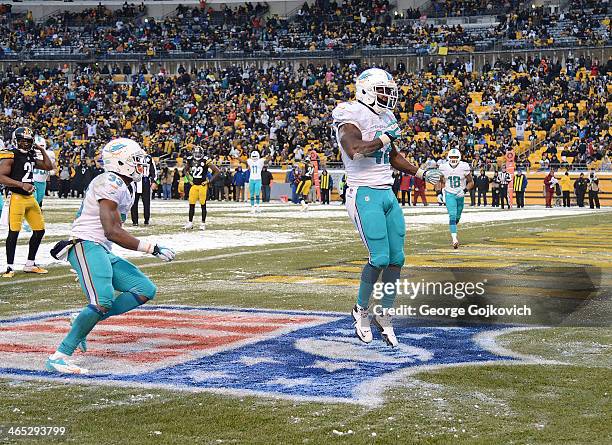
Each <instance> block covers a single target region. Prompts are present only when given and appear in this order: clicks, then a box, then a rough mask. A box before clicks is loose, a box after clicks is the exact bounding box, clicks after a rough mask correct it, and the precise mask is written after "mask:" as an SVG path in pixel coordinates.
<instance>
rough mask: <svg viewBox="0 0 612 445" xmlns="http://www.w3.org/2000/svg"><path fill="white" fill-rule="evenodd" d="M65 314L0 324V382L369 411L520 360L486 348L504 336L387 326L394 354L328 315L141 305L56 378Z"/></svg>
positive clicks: (101, 332) (107, 327)
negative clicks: (437, 372) (402, 393)
mask: <svg viewBox="0 0 612 445" xmlns="http://www.w3.org/2000/svg"><path fill="white" fill-rule="evenodd" d="M69 315H70V313H69V312H61V313H44V314H37V315H31V316H25V317H18V318H13V319H4V320H0V332H1V335H0V338H1V340H0V358H2V363H5V364H6V366H7V367H5V368H0V376H2V377H9V378H15V379H36V380H62V381H66V380H69V381H74V382H78V383H87V384H103V385H121V386H134V387H148V388H165V389H180V390H187V391H208V392H217V393H222V394H232V395H261V396H267V397H280V398H287V399H293V400H308V401H320V402H346V403H359V404H365V405H370V406H371V405H377V404H380V403H382V402H383V391H384V390H385V389H387V388H388V387H389V384H390V383H394V382H396V381H397V380H398V379H400V378H402V377H405V376H408V375H410V374H413V373H416V372H418V371H421V370H424V369H433V368H436V367H442V366H457V365H460V364H470V365H475V364H481V363H489V362H501V361H506V362H507V361H511V362H513V363H519V362H521V361H522V360H521V359H519V358H518V357H516V356H515V355H513V354H512V353H510V352H509V351H505V350H503V349H501V348H497V347H495V342H494V338H495V336H497V335H498V334H500V333H502V332H506V331H507V329H501V328H499V327H494V326H484V325H483V326H466V327H424V326H418V325H415V324H414V321H410V320H408V319H403V320H400V319H398V320H397V321H396V333H397V336H398V338H399V340H400V345H399V347H398V348H393V349H392V348H389V347H388V346H386V345H385V344H384V343H383V342H382V341H381V340H374V341H373V342H372V343H371V344H369V345H364V344H362V343H360V342H359V340H358V339H357V338H355V336H354V332H353V329H352V323H351V318H350V316H349V315H347V314H343V313H336V312H306V311H276V310H260V309H238V308H203V307H185V306H150V307H143V308H142V309H140V310H136V311H133V312H130V313H129V314H126V315H121V316H117V317H111V318H109V319H107V320H105V321H104V322H102V323H100V324H99V325H98V326H96V328H95V329H94V330H93V331H92V332H91V333H90V335H89V337H88V342H89V350H88V351H87V353H85V354H78V353H77V354H76V355H75V360H76V361H77V362H78V363H79V364H80V365H82V366H84V367H86V368H88V369H89V370H90V372H91V374H88V375H83V376H70V377H66V376H58V375H56V374H51V373H48V372H46V371H44V370H43V364H44V360H45V358H46V357H47V356H48V355H49V354H50V353H52V352H53V350H54V346H55V345H56V344H57V342H58V341H59V340H60V339H61V338H62V336H63V335H64V334H65V333H66V332H67V330H68V328H69V325H68V321H67V319H68V316H69Z"/></svg>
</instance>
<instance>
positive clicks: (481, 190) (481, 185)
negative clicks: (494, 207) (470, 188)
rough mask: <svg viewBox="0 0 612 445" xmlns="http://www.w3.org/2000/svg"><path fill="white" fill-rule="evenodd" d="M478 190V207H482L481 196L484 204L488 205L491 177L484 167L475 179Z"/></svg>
mask: <svg viewBox="0 0 612 445" xmlns="http://www.w3.org/2000/svg"><path fill="white" fill-rule="evenodd" d="M474 184H475V186H476V187H474V188H476V190H477V191H478V207H480V198H482V200H483V205H484V206H485V207H486V206H487V193H488V192H489V178H488V177H487V175H486V173H485V171H484V169H483V168H481V169H480V175H479V176H477V177H476V178H475V179H474Z"/></svg>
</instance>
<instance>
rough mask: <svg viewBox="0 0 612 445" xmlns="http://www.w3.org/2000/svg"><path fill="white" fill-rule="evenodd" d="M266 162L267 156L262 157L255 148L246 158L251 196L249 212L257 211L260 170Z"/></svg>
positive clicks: (259, 210)
mask: <svg viewBox="0 0 612 445" xmlns="http://www.w3.org/2000/svg"><path fill="white" fill-rule="evenodd" d="M267 162H268V158H267V157H265V158H262V157H260V155H259V152H258V151H257V150H253V151H252V152H251V157H250V158H249V159H247V164H248V166H249V196H250V197H251V213H255V212H257V213H259V212H261V209H260V208H259V195H260V194H261V171H262V170H263V167H264V165H266V163H267Z"/></svg>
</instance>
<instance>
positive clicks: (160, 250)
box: [153, 244, 176, 262]
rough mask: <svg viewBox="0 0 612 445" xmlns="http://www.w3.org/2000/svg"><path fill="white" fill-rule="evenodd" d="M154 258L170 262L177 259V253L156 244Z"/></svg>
mask: <svg viewBox="0 0 612 445" xmlns="http://www.w3.org/2000/svg"><path fill="white" fill-rule="evenodd" d="M153 256H156V257H157V258H159V259H160V260H162V261H166V262H170V261H172V260H173V259H174V258H175V257H176V253H175V252H174V250H172V249H170V248H168V247H164V246H160V245H157V244H156V245H155V247H154V248H153Z"/></svg>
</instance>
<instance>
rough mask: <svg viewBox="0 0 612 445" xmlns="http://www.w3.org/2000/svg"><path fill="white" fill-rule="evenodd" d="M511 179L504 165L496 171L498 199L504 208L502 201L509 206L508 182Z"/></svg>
mask: <svg viewBox="0 0 612 445" xmlns="http://www.w3.org/2000/svg"><path fill="white" fill-rule="evenodd" d="M511 180H512V178H511V177H510V173H508V172H507V171H506V166H505V165H502V169H501V171H500V172H497V182H498V183H499V201H500V203H501V208H502V209H503V208H504V201H506V204H507V205H508V208H510V201H508V183H509V182H510V181H511Z"/></svg>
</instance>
